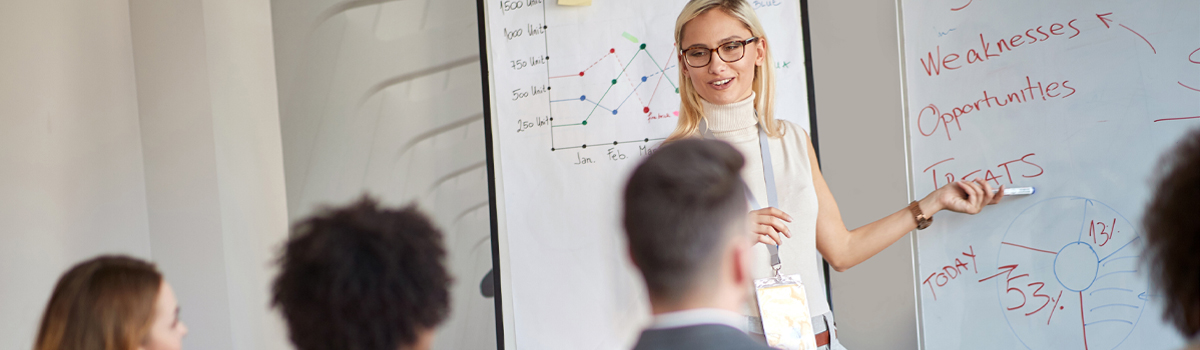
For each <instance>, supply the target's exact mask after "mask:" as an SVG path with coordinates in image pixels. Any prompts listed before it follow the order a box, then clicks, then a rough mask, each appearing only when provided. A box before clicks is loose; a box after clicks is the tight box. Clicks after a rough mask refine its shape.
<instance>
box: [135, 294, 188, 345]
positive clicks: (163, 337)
mask: <svg viewBox="0 0 1200 350" xmlns="http://www.w3.org/2000/svg"><path fill="white" fill-rule="evenodd" d="M187 332H188V329H187V326H185V325H184V324H183V321H180V320H179V302H178V301H177V300H175V290H173V289H171V284H169V283H167V282H166V281H163V283H162V287H159V288H158V299H157V300H156V301H155V302H154V320H153V321H152V323H151V324H150V334H149V335H147V337H146V341H145V343H144V344H142V346H141V347H140V348H139V350H179V349H182V348H183V336H185V335H187Z"/></svg>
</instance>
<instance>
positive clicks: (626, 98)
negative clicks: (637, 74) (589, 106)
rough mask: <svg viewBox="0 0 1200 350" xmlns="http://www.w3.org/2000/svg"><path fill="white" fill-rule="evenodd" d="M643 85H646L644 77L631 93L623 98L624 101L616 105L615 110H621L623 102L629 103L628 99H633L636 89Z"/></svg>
mask: <svg viewBox="0 0 1200 350" xmlns="http://www.w3.org/2000/svg"><path fill="white" fill-rule="evenodd" d="M645 83H646V77H642V82H640V83H638V84H637V86H634V87H633V92H630V93H629V96H625V99H624V100H621V104H619V105H617V109H621V106H624V105H625V102H626V101H629V98H630V97H633V94H636V93H637V89H638V88H640V87H642V84H645ZM613 114H616V113H613Z"/></svg>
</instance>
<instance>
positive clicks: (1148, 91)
mask: <svg viewBox="0 0 1200 350" xmlns="http://www.w3.org/2000/svg"><path fill="white" fill-rule="evenodd" d="M900 10H901V14H900V15H901V17H902V22H901V23H902V34H901V36H902V41H903V53H902V56H903V57H902V60H903V68H904V75H905V89H906V105H905V108H906V122H905V128H906V133H907V138H908V147H909V148H910V150H909V151H910V159H909V161H910V163H909V169H910V175H911V177H910V180H911V186H910V188H911V189H912V193H913V195H914V197H923V196H924V195H925V194H927V193H929V192H930V191H932V190H934V189H935V188H937V187H938V186H941V185H944V184H946V183H948V182H949V181H954V180H956V179H970V178H974V177H982V178H986V179H988V180H990V181H991V182H992V185H993V186H996V185H1001V184H1003V185H1007V186H1015V187H1023V186H1033V187H1036V188H1037V193H1036V194H1034V195H1032V196H1027V197H1020V198H1007V199H1005V200H1004V201H1003V203H1001V204H999V205H995V206H992V207H989V208H987V209H986V210H985V211H984V212H983V213H981V214H978V215H975V216H967V215H960V214H951V213H942V214H938V215H937V217H936V221H935V222H934V224H933V226H932V227H931V228H929V229H927V230H924V231H920V232H918V233H917V234H916V235H915V237H916V240H915V241H914V249H915V254H914V256H915V260H916V261H915V278H916V283H915V284H916V287H917V288H918V289H917V291H916V292H917V295H918V309H919V310H918V315H919V318H920V320H919V321H920V332H921V339H922V345H923V347H924V348H926V349H1021V348H1027V349H1080V350H1087V349H1093V350H1095V349H1172V348H1177V347H1179V346H1181V345H1182V344H1183V339H1181V338H1180V337H1179V336H1178V335H1177V334H1176V332H1175V331H1174V330H1173V328H1172V327H1169V326H1168V325H1166V324H1164V323H1163V322H1162V321H1161V320H1162V317H1161V315H1162V313H1161V310H1162V309H1163V305H1162V300H1161V299H1160V298H1159V297H1158V296H1157V295H1155V294H1154V292H1153V291H1152V290H1151V289H1150V288H1149V284H1148V279H1147V274H1146V271H1145V268H1144V267H1143V266H1142V265H1140V260H1139V257H1140V254H1141V249H1142V240H1141V233H1142V232H1141V226H1140V222H1141V218H1142V213H1143V210H1144V207H1145V205H1146V203H1147V201H1148V199H1149V195H1150V191H1151V187H1150V184H1151V183H1150V181H1151V180H1152V179H1153V176H1154V175H1155V173H1154V171H1155V169H1156V165H1157V161H1158V159H1159V157H1160V154H1162V153H1163V152H1164V151H1166V150H1167V149H1169V148H1170V147H1171V146H1172V145H1173V144H1174V143H1175V140H1176V139H1178V138H1179V137H1181V136H1182V135H1183V133H1184V132H1185V131H1186V130H1187V129H1189V128H1194V127H1200V119H1198V118H1200V90H1198V89H1197V88H1200V52H1198V51H1200V3H1197V2H1196V1H1194V0H1186V1H1183V0H1180V1H1113V0H1087V1H1082V0H1079V1H1034V0H1014V1H1003V2H1001V1H990V0H980V1H979V2H978V3H976V2H974V1H973V0H936V1H903V2H902V3H901V9H900Z"/></svg>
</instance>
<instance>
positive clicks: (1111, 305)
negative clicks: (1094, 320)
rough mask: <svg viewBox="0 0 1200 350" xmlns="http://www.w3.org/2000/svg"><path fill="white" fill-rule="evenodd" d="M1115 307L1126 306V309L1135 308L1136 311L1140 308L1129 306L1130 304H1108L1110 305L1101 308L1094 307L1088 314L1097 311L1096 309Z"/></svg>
mask: <svg viewBox="0 0 1200 350" xmlns="http://www.w3.org/2000/svg"><path fill="white" fill-rule="evenodd" d="M1113 306H1124V307H1131V308H1134V309H1137V308H1138V307H1137V305H1129V304H1108V305H1100V306H1097V307H1094V308H1092V309H1091V310H1088V312H1092V311H1096V309H1101V308H1106V307H1113Z"/></svg>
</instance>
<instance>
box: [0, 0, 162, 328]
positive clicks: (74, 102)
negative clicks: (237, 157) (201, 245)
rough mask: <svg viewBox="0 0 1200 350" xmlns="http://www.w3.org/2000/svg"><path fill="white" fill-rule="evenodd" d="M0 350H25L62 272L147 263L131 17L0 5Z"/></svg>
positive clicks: (114, 8) (119, 4)
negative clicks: (101, 258)
mask: <svg viewBox="0 0 1200 350" xmlns="http://www.w3.org/2000/svg"><path fill="white" fill-rule="evenodd" d="M0 46H2V47H4V50H3V51H0V125H3V126H2V127H0V348H3V349H29V348H32V346H33V338H34V334H35V332H36V330H37V323H38V320H39V319H40V317H41V313H42V309H43V308H44V307H45V305H46V304H45V302H46V300H47V299H48V298H49V296H50V291H51V289H52V288H53V286H54V283H55V282H56V281H57V279H58V276H59V274H60V273H61V272H63V271H65V270H66V269H67V268H69V267H70V266H71V265H74V264H75V263H77V262H78V261H79V260H81V259H84V258H85V257H91V256H94V255H96V254H99V253H118V252H119V253H125V254H132V255H135V256H140V257H144V258H145V257H149V256H150V252H151V249H150V240H149V239H150V237H149V229H148V225H147V221H146V220H147V214H146V192H145V186H144V180H143V165H142V145H141V139H140V137H139V134H140V133H139V126H138V114H137V108H138V105H137V88H136V86H135V84H134V77H133V69H134V68H133V49H132V42H131V40H130V35H129V8H128V4H127V3H126V1H124V0H115V1H82V2H80V1H65V0H46V1H5V2H0Z"/></svg>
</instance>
